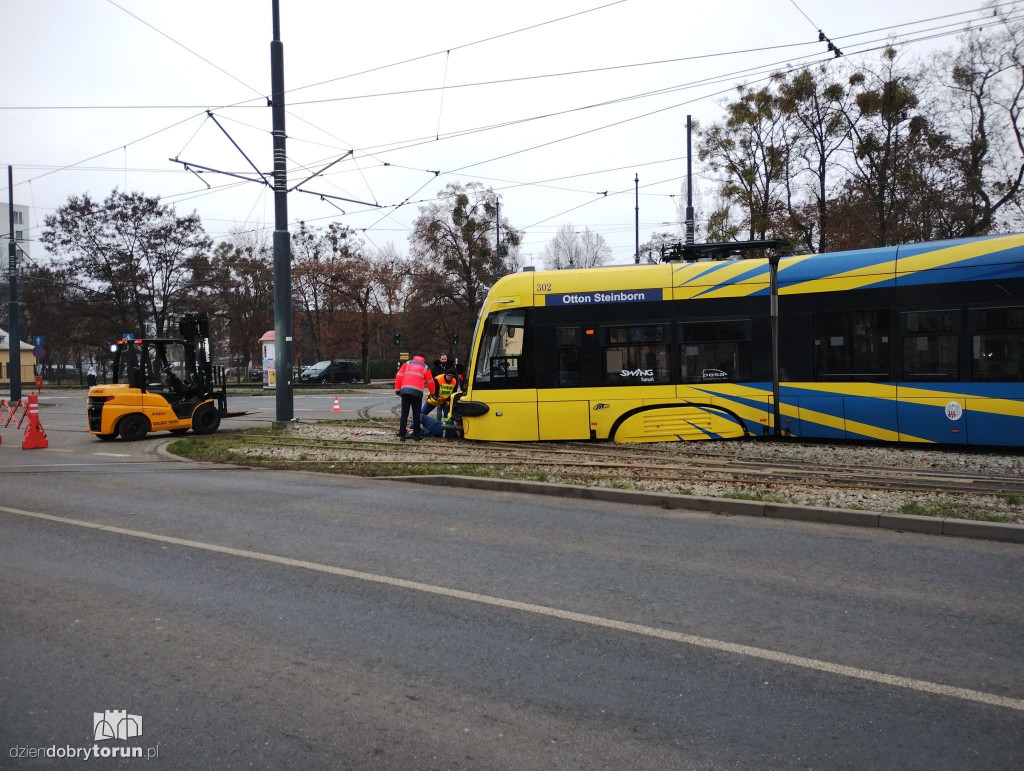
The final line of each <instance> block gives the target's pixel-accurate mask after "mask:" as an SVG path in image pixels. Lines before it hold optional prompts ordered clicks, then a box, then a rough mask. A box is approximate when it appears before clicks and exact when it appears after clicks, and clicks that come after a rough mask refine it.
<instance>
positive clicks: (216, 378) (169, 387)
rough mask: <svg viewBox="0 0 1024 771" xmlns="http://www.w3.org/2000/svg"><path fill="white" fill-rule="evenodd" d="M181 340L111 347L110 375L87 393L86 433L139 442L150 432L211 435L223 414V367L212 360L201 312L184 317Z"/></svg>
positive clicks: (128, 342)
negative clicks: (108, 383)
mask: <svg viewBox="0 0 1024 771" xmlns="http://www.w3.org/2000/svg"><path fill="white" fill-rule="evenodd" d="M178 330H179V332H180V334H181V338H180V339H171V338H157V339H148V340H134V339H124V340H119V341H118V342H116V343H114V344H113V345H111V346H110V351H111V353H113V354H114V377H113V383H111V384H110V385H96V386H93V387H92V388H90V389H89V403H88V417H89V432H90V433H91V434H94V435H95V436H97V437H98V438H100V439H113V438H114V437H116V436H120V437H121V438H122V439H124V440H125V441H129V442H133V441H136V440H138V439H142V438H143V437H144V436H146V434H148V433H149V432H150V431H170V432H171V433H172V434H183V433H185V432H186V431H188V430H189V429H192V431H193V433H196V434H212V433H213V432H214V431H216V430H217V429H218V428H219V427H220V421H221V418H223V417H224V416H225V415H226V414H227V379H226V378H225V376H224V368H223V367H220V366H217V367H215V366H213V364H212V362H211V360H210V325H209V319H208V317H207V315H206V314H205V313H188V314H185V316H184V318H182V319H181V320H180V321H179V322H178Z"/></svg>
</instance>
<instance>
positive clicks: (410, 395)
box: [395, 354, 434, 442]
mask: <svg viewBox="0 0 1024 771" xmlns="http://www.w3.org/2000/svg"><path fill="white" fill-rule="evenodd" d="M424 391H427V392H428V393H431V394H432V393H434V377H433V375H431V374H430V367H428V366H427V360H426V359H425V358H423V356H421V355H420V354H416V355H415V356H413V357H412V359H410V360H409V361H407V362H405V364H403V365H402V366H401V367H399V368H398V374H397V375H395V394H397V395H398V396H401V397H402V415H401V418H400V419H399V422H398V438H399V439H400V440H401V441H403V442H404V441H405V427H406V424H407V423H408V422H409V412H410V411H411V412H412V438H413V439H415V440H416V441H419V439H420V407H421V406H422V404H423V392H424Z"/></svg>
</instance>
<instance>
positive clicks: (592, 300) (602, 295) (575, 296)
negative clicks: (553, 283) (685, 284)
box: [544, 289, 662, 305]
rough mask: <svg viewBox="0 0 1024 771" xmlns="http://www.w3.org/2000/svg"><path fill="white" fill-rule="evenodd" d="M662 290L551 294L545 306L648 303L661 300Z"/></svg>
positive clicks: (547, 296) (616, 290)
mask: <svg viewBox="0 0 1024 771" xmlns="http://www.w3.org/2000/svg"><path fill="white" fill-rule="evenodd" d="M661 294H662V290H661V289H613V290H608V291H605V292H570V293H567V294H549V295H545V297H544V304H545V305H610V304H612V303H647V302H655V301H660V300H661Z"/></svg>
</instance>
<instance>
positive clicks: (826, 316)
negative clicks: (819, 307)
mask: <svg viewBox="0 0 1024 771" xmlns="http://www.w3.org/2000/svg"><path fill="white" fill-rule="evenodd" d="M889 327H890V317H889V312H888V311H885V310H874V311H838V312H833V313H818V314H816V315H815V316H814V370H815V372H816V373H817V376H818V378H819V379H822V380H840V379H843V378H856V379H860V380H864V379H869V378H870V379H883V378H889V377H891V373H890V370H891V359H890V354H889V340H890V329H889Z"/></svg>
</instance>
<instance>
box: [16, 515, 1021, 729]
mask: <svg viewBox="0 0 1024 771" xmlns="http://www.w3.org/2000/svg"><path fill="white" fill-rule="evenodd" d="M0 512H6V513H7V514H16V515H18V516H22V517H30V518H32V519H41V520H46V521H48V522H59V523H61V524H65V525H74V526H77V527H84V528H87V529H90V530H102V531H104V532H108V533H117V534H118V535H127V536H131V537H133V538H142V539H145V540H148V541H157V542H159V543H169V544H174V545H176V546H184V547H187V548H190V549H200V550H202V551H208V552H214V553H216V554H228V555H231V556H233V557H243V558H245V559H252V560H259V561H260V562H269V563H273V564H275V565H287V566H289V567H294V568H302V569H303V570H313V571H316V572H318V573H328V574H330V575H335V576H341V577H343V578H351V579H354V580H357V581H366V582H369V583H374V584H382V585H384V586H394V587H397V588H399V589H408V590H410V591H414V592H424V593H426V594H433V595H439V596H441V597H450V598H452V599H457V600H465V601H467V602H474V603H478V604H480V605H490V606H492V607H497V608H504V609H507V610H518V611H521V612H523V613H531V614H533V615H537V616H546V617H548V618H557V619H560V620H563V621H573V622H575V623H578V624H587V625H589V626H596V627H601V628H604V629H614V630H616V631H619V632H630V633H632V634H637V635H641V636H643V637H653V638H657V639H660V640H669V641H671V642H677V643H682V644H683V645H692V646H695V647H698V648H708V649H710V650H714V651H721V652H724V653H733V654H736V655H738V656H747V657H749V658H754V659H762V660H764V661H771V662H774V663H776V664H788V665H790V666H794V667H801V668H803V669H810V670H814V671H817V672H825V673H827V674H832V675H840V676H842V677H852V678H855V679H858V680H866V681H868V682H872V683H878V684H880V685H889V686H894V687H897V688H907V689H909V690H912V691H920V692H922V693H932V694H936V695H939V696H948V697H950V698H953V699H963V700H965V701H973V702H978V703H980V704H988V705H990V706H993V707H1006V708H1007V709H1012V710H1016V711H1017V712H1024V699H1015V698H1011V697H1009V696H1000V695H998V694H994V693H986V692H985V691H975V690H971V689H970V688H958V687H956V686H952V685H944V684H943V683H933V682H930V681H928V680H916V679H914V678H911V677H901V676H899V675H890V674H887V673H885V672H876V671H874V670H870V669H860V668H858V667H848V666H846V665H844V664H835V663H833V662H830V661H821V660H820V659H811V658H807V657H805V656H793V655H791V654H789V653H783V652H781V651H773V650H770V649H768V648H757V647H754V646H752V645H739V644H737V643H731V642H726V641H724V640H715V639H712V638H710V637H699V636H697V635H692V634H684V633H682V632H674V631H672V630H670V629H662V628H660V627H654V626H645V625H643V624H632V623H630V622H628V621H618V620H616V619H613V618H604V617H603V616H592V615H590V614H587V613H576V612H575V611H571V610H562V609H560V608H553V607H550V606H548V605H535V604H533V603H529V602H518V601H517V600H506V599H503V598H501V597H493V596H491V595H487V594H477V593H476V592H466V591H462V590H461V589H449V588H447V587H444V586H436V585H434V584H424V583H420V582H419V581H407V580H405V579H403V578H393V577H391V576H382V575H377V574H375V573H364V572H363V571H361V570H349V569H347V568H339V567H334V566H333V565H324V564H321V563H319V562H308V561H306V560H297V559H292V558H291V557H280V556H278V555H276V554H265V553H263V552H256V551H249V550H247V549H235V548H232V547H230V546H220V545H218V544H212V543H204V542H202V541H190V540H188V539H185V538H174V537H173V536H168V535H160V534H159V533H148V532H145V531H142V530H129V529H127V528H123V527H114V526H113V525H101V524H98V523H95V522H84V521H82V520H78V519H69V518H67V517H57V516H54V515H52V514H42V513H40V512H35V511H23V510H22V509H12V508H10V507H8V506H0Z"/></svg>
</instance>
